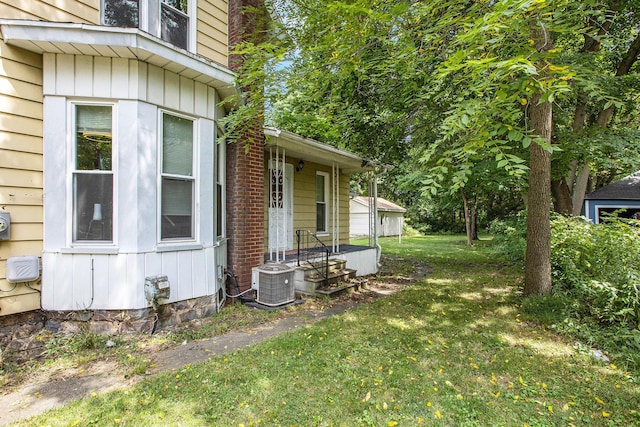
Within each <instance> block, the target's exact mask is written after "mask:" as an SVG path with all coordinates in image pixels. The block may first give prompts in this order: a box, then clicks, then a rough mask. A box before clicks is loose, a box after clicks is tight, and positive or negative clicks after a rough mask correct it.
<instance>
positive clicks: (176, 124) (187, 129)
mask: <svg viewBox="0 0 640 427" xmlns="http://www.w3.org/2000/svg"><path fill="white" fill-rule="evenodd" d="M162 172H163V173H170V174H173V175H183V176H192V175H193V121H192V120H189V119H185V118H183V117H177V116H172V115H170V114H164V116H163V121H162Z"/></svg>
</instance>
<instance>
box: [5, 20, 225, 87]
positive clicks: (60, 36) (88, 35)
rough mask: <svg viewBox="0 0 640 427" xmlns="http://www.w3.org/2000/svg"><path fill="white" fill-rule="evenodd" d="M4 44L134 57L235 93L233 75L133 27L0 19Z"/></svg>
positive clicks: (113, 56)
mask: <svg viewBox="0 0 640 427" xmlns="http://www.w3.org/2000/svg"><path fill="white" fill-rule="evenodd" d="M0 32H1V33H2V34H1V36H2V39H3V40H4V42H5V43H7V44H10V45H13V46H17V47H20V48H22V49H25V50H28V51H31V52H35V53H39V54H44V53H58V54H68V55H88V56H102V57H110V58H127V59H137V60H139V61H143V62H146V63H149V64H152V65H156V66H158V67H160V68H162V69H165V70H168V71H171V72H174V73H176V74H178V75H180V76H183V77H186V78H188V79H193V80H195V81H198V82H201V83H204V84H206V85H208V86H212V87H215V88H216V90H218V91H219V92H220V94H221V95H222V97H223V98H224V97H227V96H229V95H231V94H233V93H235V91H236V88H235V83H234V79H235V74H234V73H233V72H232V71H231V70H229V69H228V68H226V67H223V66H222V65H219V64H216V63H214V62H211V61H208V60H206V59H204V58H203V57H201V56H198V55H195V54H193V53H191V52H188V51H186V50H184V49H180V48H176V47H175V46H173V45H172V44H170V43H167V42H165V41H163V40H160V39H158V38H157V37H153V36H151V35H149V34H147V33H145V32H143V31H141V30H139V29H137V28H120V27H106V26H102V25H90V24H78V23H66V22H43V21H30V20H11V19H0Z"/></svg>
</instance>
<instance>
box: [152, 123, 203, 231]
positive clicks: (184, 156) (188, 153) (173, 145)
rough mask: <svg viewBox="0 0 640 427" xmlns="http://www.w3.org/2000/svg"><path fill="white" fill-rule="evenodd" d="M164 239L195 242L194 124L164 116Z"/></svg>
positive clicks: (162, 182) (161, 205)
mask: <svg viewBox="0 0 640 427" xmlns="http://www.w3.org/2000/svg"><path fill="white" fill-rule="evenodd" d="M161 138H162V162H161V169H162V170H161V184H160V193H161V198H160V217H161V218H160V239H161V240H172V239H180V240H184V239H194V238H195V233H194V215H193V212H194V205H195V198H194V196H195V174H194V160H193V154H194V144H193V138H194V121H193V120H192V119H189V118H185V117H181V116H176V115H173V114H169V113H162V136H161Z"/></svg>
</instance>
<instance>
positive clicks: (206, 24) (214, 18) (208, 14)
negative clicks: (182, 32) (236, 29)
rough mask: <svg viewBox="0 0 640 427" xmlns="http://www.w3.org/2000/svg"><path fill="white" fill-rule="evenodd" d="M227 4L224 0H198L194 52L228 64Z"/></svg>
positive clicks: (225, 64)
mask: <svg viewBox="0 0 640 427" xmlns="http://www.w3.org/2000/svg"><path fill="white" fill-rule="evenodd" d="M228 10H229V5H228V2H227V1H226V0H200V1H199V2H198V11H197V21H198V22H197V29H196V32H197V37H196V38H197V42H196V44H197V46H196V53H197V54H198V55H202V56H204V57H205V58H209V59H211V60H212V61H215V62H217V63H219V64H221V65H224V66H227V65H228V46H229V25H228V22H229V20H228Z"/></svg>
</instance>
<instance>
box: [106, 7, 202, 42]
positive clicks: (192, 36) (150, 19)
mask: <svg viewBox="0 0 640 427" xmlns="http://www.w3.org/2000/svg"><path fill="white" fill-rule="evenodd" d="M105 1H106V0H100V23H101V24H102V25H105V16H104V12H105ZM161 3H163V0H138V13H139V16H138V28H139V29H140V30H142V31H144V32H146V33H149V34H151V35H153V36H154V37H157V38H159V39H162V34H161V28H162V22H161V21H162V18H161V13H162V4H161ZM168 6H169V7H171V8H172V9H175V8H174V7H172V6H170V5H168ZM197 10H198V8H197V0H189V1H188V3H187V11H186V13H185V12H182V11H180V10H178V12H180V13H183V14H185V15H186V16H187V18H188V20H189V28H188V29H187V50H188V51H189V52H192V53H195V52H196V47H197V43H196V37H197V17H196V13H197ZM163 41H165V42H166V43H170V42H168V41H166V40H163Z"/></svg>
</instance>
